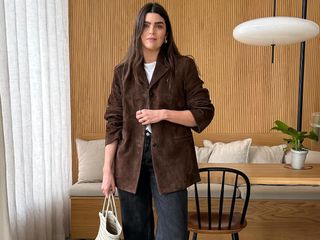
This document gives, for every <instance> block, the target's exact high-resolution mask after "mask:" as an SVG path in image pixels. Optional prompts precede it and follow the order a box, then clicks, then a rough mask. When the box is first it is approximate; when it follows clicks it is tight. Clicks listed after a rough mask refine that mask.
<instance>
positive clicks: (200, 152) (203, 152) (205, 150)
mask: <svg viewBox="0 0 320 240" xmlns="http://www.w3.org/2000/svg"><path fill="white" fill-rule="evenodd" d="M194 148H195V150H196V156H197V161H198V162H202V163H207V162H208V161H209V157H210V154H211V153H212V148H211V147H197V146H194Z"/></svg>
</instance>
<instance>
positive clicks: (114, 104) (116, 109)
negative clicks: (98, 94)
mask: <svg viewBox="0 0 320 240" xmlns="http://www.w3.org/2000/svg"><path fill="white" fill-rule="evenodd" d="M120 81H121V78H120V74H119V68H116V69H115V70H114V76H113V81H112V87H111V93H110V95H109V98H108V103H107V109H106V112H105V114H104V119H105V120H106V121H107V122H106V143H105V144H106V145H108V144H110V143H112V142H114V141H116V140H120V139H121V138H122V133H121V132H122V123H123V120H122V119H123V116H122V93H121V82H120Z"/></svg>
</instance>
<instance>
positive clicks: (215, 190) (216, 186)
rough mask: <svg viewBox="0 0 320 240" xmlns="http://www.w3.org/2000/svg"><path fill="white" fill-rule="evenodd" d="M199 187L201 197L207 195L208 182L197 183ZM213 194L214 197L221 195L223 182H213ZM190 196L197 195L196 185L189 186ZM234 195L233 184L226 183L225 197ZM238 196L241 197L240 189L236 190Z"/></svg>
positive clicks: (211, 185)
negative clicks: (195, 191)
mask: <svg viewBox="0 0 320 240" xmlns="http://www.w3.org/2000/svg"><path fill="white" fill-rule="evenodd" d="M197 188H198V195H199V197H207V192H208V191H207V189H208V187H207V184H204V183H203V184H197ZM210 188H211V196H212V197H220V191H221V184H216V183H211V184H210ZM187 190H188V197H195V194H194V185H192V186H190V187H188V189H187ZM232 195H233V186H231V185H224V197H226V198H231V197H232ZM236 197H240V191H239V190H238V188H237V190H236Z"/></svg>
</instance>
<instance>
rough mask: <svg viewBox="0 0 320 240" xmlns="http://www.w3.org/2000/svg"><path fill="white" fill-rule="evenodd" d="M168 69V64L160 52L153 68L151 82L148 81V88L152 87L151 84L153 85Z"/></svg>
mask: <svg viewBox="0 0 320 240" xmlns="http://www.w3.org/2000/svg"><path fill="white" fill-rule="evenodd" d="M168 71H169V65H168V63H167V61H166V60H165V58H164V56H163V55H162V54H161V53H160V54H159V56H158V59H157V64H156V68H155V69H154V72H153V75H152V78H151V82H150V88H152V86H153V85H155V84H156V83H157V82H158V81H159V80H160V79H161V77H162V76H163V75H164V74H166V73H167V72H168Z"/></svg>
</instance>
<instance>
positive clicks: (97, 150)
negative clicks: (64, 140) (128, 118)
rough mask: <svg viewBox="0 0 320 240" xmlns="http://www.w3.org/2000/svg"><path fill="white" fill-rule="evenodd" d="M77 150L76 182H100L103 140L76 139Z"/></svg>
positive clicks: (102, 162)
mask: <svg viewBox="0 0 320 240" xmlns="http://www.w3.org/2000/svg"><path fill="white" fill-rule="evenodd" d="M76 145H77V152H78V163H79V168H78V182H79V183H82V182H101V181H102V169H103V164H104V148H105V140H104V139H99V140H91V141H85V140H82V139H78V138H77V139H76Z"/></svg>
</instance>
